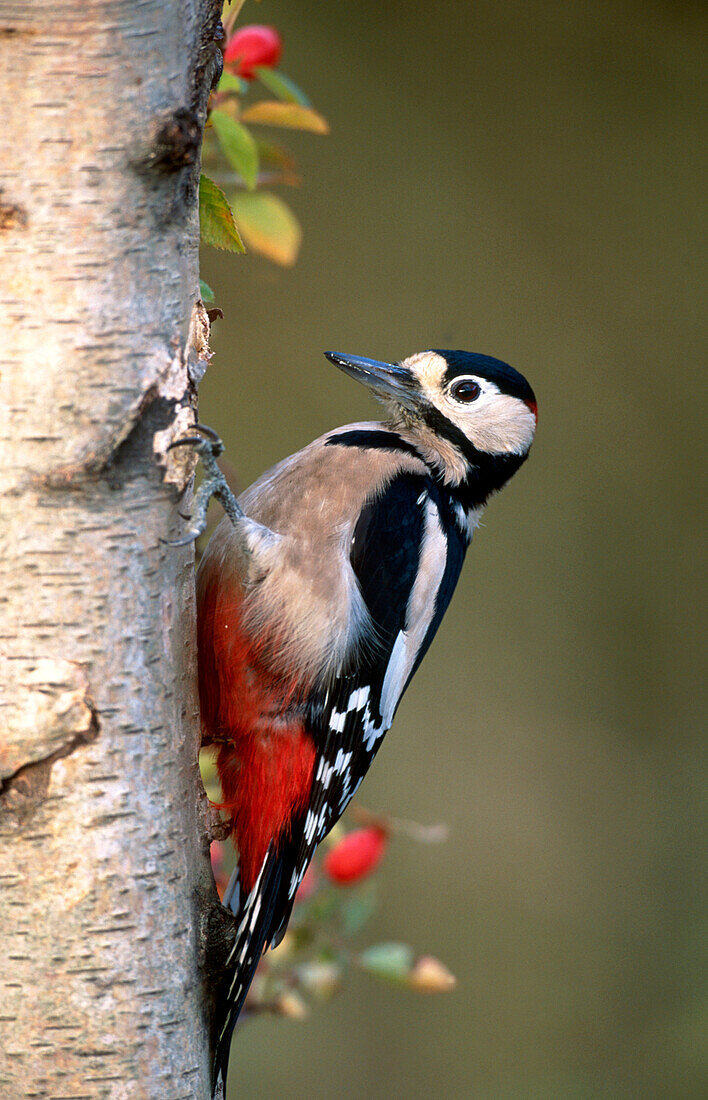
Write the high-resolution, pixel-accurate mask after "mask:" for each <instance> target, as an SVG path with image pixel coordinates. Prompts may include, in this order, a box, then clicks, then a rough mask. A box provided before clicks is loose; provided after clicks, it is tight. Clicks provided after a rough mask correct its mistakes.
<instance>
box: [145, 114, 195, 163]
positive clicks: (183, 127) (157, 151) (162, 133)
mask: <svg viewBox="0 0 708 1100" xmlns="http://www.w3.org/2000/svg"><path fill="white" fill-rule="evenodd" d="M201 144H202V128H201V126H200V124H199V118H198V117H197V115H196V114H195V112H194V111H192V110H190V109H189V108H188V107H178V108H177V110H176V111H174V112H173V113H172V115H171V116H170V117H169V118H168V119H167V120H166V121H164V122H162V123H161V124H160V125H159V128H158V131H157V134H156V135H155V139H154V141H153V143H152V153H151V156H150V166H151V167H153V168H157V169H158V170H159V171H161V172H179V171H180V170H181V169H182V168H187V167H189V166H190V165H192V164H196V162H197V160H198V158H199V150H200V148H201Z"/></svg>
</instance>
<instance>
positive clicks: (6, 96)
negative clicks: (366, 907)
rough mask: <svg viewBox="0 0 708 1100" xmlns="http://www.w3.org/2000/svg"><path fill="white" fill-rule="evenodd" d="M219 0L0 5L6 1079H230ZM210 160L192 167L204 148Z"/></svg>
mask: <svg viewBox="0 0 708 1100" xmlns="http://www.w3.org/2000/svg"><path fill="white" fill-rule="evenodd" d="M219 8H220V5H218V7H217V6H215V5H214V4H213V3H212V0H159V2H158V0H142V2H139V0H135V2H133V3H130V2H120V0H110V2H109V0H94V2H91V3H79V2H76V0H75V2H73V3H72V2H70V0H52V2H51V3H49V2H46V0H41V2H39V0H34V2H32V3H29V4H28V3H25V2H23V3H20V2H14V3H13V2H9V0H0V66H1V67H0V86H1V87H2V101H3V123H2V128H0V283H1V285H0V311H1V313H0V315H1V317H2V333H3V340H2V352H1V353H0V369H1V371H2V378H1V380H0V403H1V405H2V409H3V416H2V429H1V430H0V478H1V485H2V497H1V498H0V539H1V540H2V544H1V547H0V664H1V668H0V781H2V786H1V788H0V1095H1V1096H2V1097H8V1098H9V1097H12V1098H13V1100H14V1098H16V1097H17V1098H19V1097H29V1096H32V1097H69V1096H71V1097H91V1098H93V1097H111V1098H122V1097H131V1098H132V1097H146V1098H148V1097H149V1098H150V1100H159V1098H162V1097H164V1098H169V1100H177V1098H178V1097H203V1096H204V1097H205V1096H208V1095H209V1087H208V1085H209V1055H208V1042H207V1016H208V1008H207V1006H206V1000H205V998H206V991H205V988H204V983H203V979H202V975H201V971H200V970H199V967H198V953H199V948H200V941H199V922H200V908H199V901H198V895H199V896H201V895H204V894H205V893H208V890H209V884H210V882H211V875H210V871H209V866H208V848H207V844H206V837H205V829H204V823H203V814H202V808H203V807H202V802H201V797H202V796H200V794H199V791H200V784H199V780H198V769H197V744H198V722H197V702H196V692H195V653H194V644H193V640H194V602H193V555H192V552H191V550H174V549H170V548H167V547H165V546H164V545H162V544H161V543H160V541H159V539H160V538H161V537H163V538H164V537H168V536H169V535H170V534H175V533H177V532H178V531H179V529H180V526H181V521H180V520H179V519H178V518H177V515H176V505H177V504H178V501H179V491H180V490H181V489H182V488H184V485H185V482H186V479H187V477H188V474H189V473H190V471H191V459H190V458H189V457H188V455H186V454H185V452H184V451H183V450H180V451H177V452H170V454H166V448H167V445H168V443H169V441H170V440H171V439H172V438H173V437H174V435H175V434H178V433H179V431H181V430H182V428H183V427H184V425H185V424H187V423H189V422H191V420H192V419H193V418H194V412H193V409H194V405H195V383H196V381H197V380H198V377H199V374H200V373H201V372H202V370H203V366H204V364H205V360H206V357H207V355H208V350H207V344H206V341H207V338H208V322H207V320H206V317H205V315H204V311H203V307H201V304H200V303H198V283H197V243H198V242H197V236H198V227H197V211H196V172H197V163H196V161H197V160H198V152H199V145H200V139H201V127H202V125H203V121H204V112H205V104H206V95H207V91H208V85H209V83H210V80H211V76H212V73H213V70H214V65H215V60H214V44H213V34H214V28H215V26H216V20H217V19H218V9H219ZM190 162H191V163H190Z"/></svg>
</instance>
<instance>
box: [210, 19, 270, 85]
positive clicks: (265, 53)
mask: <svg viewBox="0 0 708 1100" xmlns="http://www.w3.org/2000/svg"><path fill="white" fill-rule="evenodd" d="M282 52H283V43H282V41H281V39H280V35H279V34H278V32H277V31H276V29H275V27H263V26H260V25H259V24H257V23H252V24H251V25H250V26H248V27H241V28H240V29H239V30H237V31H236V33H235V34H234V35H232V36H231V38H230V39H229V41H228V42H227V44H226V49H225V50H224V65H225V66H226V68H227V69H229V71H230V72H232V73H235V74H236V76H242V77H243V78H244V80H253V78H254V76H255V75H256V74H255V73H254V71H253V70H254V68H256V67H257V66H258V65H263V66H265V67H266V68H268V69H274V68H275V66H276V65H277V64H278V62H279V61H280V55H281V54H282Z"/></svg>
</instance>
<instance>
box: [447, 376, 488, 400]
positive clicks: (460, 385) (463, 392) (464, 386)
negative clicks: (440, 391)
mask: <svg viewBox="0 0 708 1100" xmlns="http://www.w3.org/2000/svg"><path fill="white" fill-rule="evenodd" d="M481 392H482V390H481V389H480V387H479V386H478V384H477V383H476V382H473V381H472V379H471V378H463V379H462V381H460V382H455V383H454V384H453V385H452V386H450V393H451V395H452V396H453V397H454V398H455V401H463V402H464V403H465V404H466V405H469V403H470V401H476V400H477V398H478V397H479V395H480V393H481Z"/></svg>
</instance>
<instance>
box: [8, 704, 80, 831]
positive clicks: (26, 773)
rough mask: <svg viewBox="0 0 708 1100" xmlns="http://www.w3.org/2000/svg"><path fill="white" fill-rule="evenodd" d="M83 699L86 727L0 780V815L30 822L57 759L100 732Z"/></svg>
mask: <svg viewBox="0 0 708 1100" xmlns="http://www.w3.org/2000/svg"><path fill="white" fill-rule="evenodd" d="M84 701H85V703H86V705H87V706H88V707H89V709H90V711H91V722H90V724H89V727H88V729H86V730H82V732H81V733H77V734H76V735H75V736H74V737H72V738H71V740H70V741H68V742H67V743H66V745H62V746H61V747H60V748H58V749H55V750H54V752H52V753H50V754H49V755H48V756H45V757H44V758H43V759H42V760H33V761H32V763H31V764H23V765H22V766H21V767H19V768H18V769H17V770H16V771H15V772H13V773H12V775H10V776H8V777H7V778H6V779H5V780H4V781H3V782H2V783H0V818H2V817H9V816H12V817H14V818H15V819H16V820H17V822H18V824H24V822H26V821H29V819H30V818H31V817H32V815H33V814H34V813H35V812H36V811H37V809H38V808H39V806H40V805H41V803H42V802H43V801H44V799H45V797H46V794H47V790H48V789H49V780H50V777H51V774H52V767H53V765H54V764H55V763H56V761H57V760H62V759H63V758H64V757H66V756H71V754H72V753H73V752H76V750H77V749H80V748H82V747H83V746H84V745H88V744H90V743H91V742H92V741H95V740H96V738H97V737H98V735H99V733H100V732H101V723H100V721H99V717H98V711H97V710H96V707H95V705H94V703H93V700H92V699H91V698H90V697H89V696H85V697H84Z"/></svg>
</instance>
